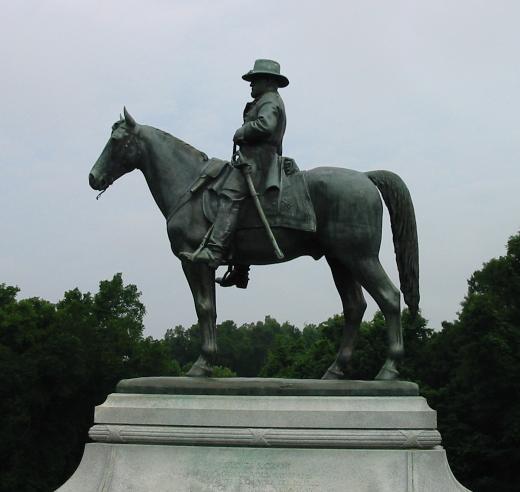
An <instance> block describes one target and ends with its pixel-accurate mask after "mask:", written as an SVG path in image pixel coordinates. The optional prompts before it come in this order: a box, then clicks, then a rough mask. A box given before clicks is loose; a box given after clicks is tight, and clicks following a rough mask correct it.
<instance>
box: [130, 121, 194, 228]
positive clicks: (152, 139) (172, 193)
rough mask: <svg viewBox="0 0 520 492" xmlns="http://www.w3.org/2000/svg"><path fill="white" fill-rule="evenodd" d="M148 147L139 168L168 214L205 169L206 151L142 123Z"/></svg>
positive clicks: (165, 213)
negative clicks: (202, 151)
mask: <svg viewBox="0 0 520 492" xmlns="http://www.w3.org/2000/svg"><path fill="white" fill-rule="evenodd" d="M141 136H142V139H143V141H144V143H145V147H146V151H145V158H144V159H143V161H142V163H141V165H140V166H139V169H141V171H142V172H143V174H144V177H145V178H146V182H147V183H148V187H149V188H150V191H151V193H152V195H153V197H154V199H155V202H156V203H157V206H158V207H159V209H160V210H161V212H162V214H163V215H164V217H165V218H167V217H168V216H169V215H170V213H171V212H172V211H173V210H174V208H175V207H176V205H177V204H178V203H179V201H180V199H181V198H182V196H183V195H184V194H185V192H186V191H187V190H188V187H189V186H190V185H191V184H192V183H193V182H194V181H195V179H196V178H197V176H198V175H199V174H200V171H201V169H202V166H203V163H204V158H203V154H202V153H201V152H199V151H198V150H196V149H194V148H193V147H191V146H189V145H187V144H185V143H184V142H183V141H182V140H179V139H178V138H175V137H173V136H172V135H169V134H167V133H164V132H162V131H161V130H157V129H156V128H152V127H147V126H142V127H141Z"/></svg>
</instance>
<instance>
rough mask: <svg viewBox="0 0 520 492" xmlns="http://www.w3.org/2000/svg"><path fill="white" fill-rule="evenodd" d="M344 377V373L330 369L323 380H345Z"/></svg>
mask: <svg viewBox="0 0 520 492" xmlns="http://www.w3.org/2000/svg"><path fill="white" fill-rule="evenodd" d="M344 377H345V374H344V373H343V371H340V370H338V369H332V368H330V367H329V368H328V369H327V371H326V372H325V374H324V375H323V376H322V377H321V379H343V378H344Z"/></svg>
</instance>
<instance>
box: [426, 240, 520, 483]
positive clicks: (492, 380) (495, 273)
mask: <svg viewBox="0 0 520 492" xmlns="http://www.w3.org/2000/svg"><path fill="white" fill-rule="evenodd" d="M422 357H423V361H424V364H423V367H422V368H421V370H420V371H417V373H418V375H419V379H420V380H421V381H422V382H423V388H424V393H425V394H426V396H428V399H429V401H430V403H431V404H432V406H433V407H434V408H436V410H437V411H438V420H439V429H440V431H441V434H442V435H443V439H444V445H445V446H446V449H447V451H448V456H449V459H450V463H451V465H452V468H453V470H454V471H455V473H456V476H457V477H458V478H459V479H460V480H461V482H462V483H464V484H465V485H466V486H468V487H469V488H470V489H472V490H479V491H483V492H488V491H489V492H502V491H503V492H505V491H509V490H511V486H512V484H513V483H515V482H516V478H517V476H516V473H517V465H518V463H520V450H519V444H520V425H519V422H520V235H516V236H514V237H512V238H511V239H510V240H509V242H508V246H507V254H506V255H505V256H502V257H500V258H495V259H492V260H491V261H489V262H488V263H486V264H485V265H484V266H483V268H482V269H481V270H479V271H477V272H475V273H474V274H473V275H472V276H471V278H470V280H469V281H468V293H467V295H466V298H465V299H464V302H463V303H462V309H461V311H460V313H459V315H458V319H457V320H456V321H454V322H453V323H444V324H443V330H442V331H440V332H438V333H434V334H432V336H431V343H430V344H429V345H428V347H427V350H425V351H423V352H422Z"/></svg>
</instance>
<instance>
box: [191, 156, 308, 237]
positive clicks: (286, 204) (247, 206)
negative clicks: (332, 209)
mask: <svg viewBox="0 0 520 492" xmlns="http://www.w3.org/2000/svg"><path fill="white" fill-rule="evenodd" d="M280 159H287V158H285V157H282V156H281V157H280ZM282 164H283V163H282ZM229 165H230V163H229V162H226V161H222V160H220V159H210V160H209V161H208V164H207V166H206V167H205V169H204V170H203V171H202V173H201V175H200V177H199V179H198V180H197V181H196V182H195V184H194V185H193V186H192V188H191V191H192V192H195V191H197V190H199V189H201V188H204V191H203V193H202V206H203V210H204V215H205V217H206V219H207V220H208V221H209V222H211V223H213V222H214V221H215V217H216V215H217V212H218V202H219V197H218V195H217V193H216V192H215V191H214V190H213V189H211V188H208V186H207V185H209V184H210V183H211V182H213V181H214V180H217V179H218V178H219V177H220V176H221V175H222V174H223V173H224V169H225V168H226V166H229ZM280 167H281V169H286V172H282V177H281V181H280V189H277V188H270V189H268V190H266V191H265V193H263V194H261V195H259V199H260V204H261V205H262V208H263V210H264V212H265V215H266V217H267V220H268V221H269V225H270V226H271V227H284V228H288V229H296V230H300V231H307V232H316V214H315V212H314V207H313V205H312V201H311V197H310V195H309V188H308V186H307V182H306V180H305V174H306V173H305V171H300V170H299V169H298V168H297V166H296V164H295V163H294V161H292V159H291V160H290V165H286V166H283V165H282V166H280ZM287 172H289V174H287ZM263 227H264V226H263V224H262V222H261V220H260V217H259V216H258V211H257V210H256V208H255V204H254V203H253V200H252V199H251V197H248V198H246V199H244V202H243V204H242V207H241V209H240V214H239V218H238V225H237V230H241V229H253V228H263Z"/></svg>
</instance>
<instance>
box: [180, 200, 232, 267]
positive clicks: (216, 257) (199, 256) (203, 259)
mask: <svg viewBox="0 0 520 492" xmlns="http://www.w3.org/2000/svg"><path fill="white" fill-rule="evenodd" d="M239 211H240V201H239V200H231V199H230V198H228V197H226V196H221V197H220V204H219V207H218V213H217V218H216V219H215V222H214V224H213V229H212V231H211V233H210V236H209V239H208V242H207V244H206V245H205V246H204V247H202V248H199V249H197V250H196V251H195V252H194V253H188V252H186V251H184V252H182V253H180V254H179V256H180V257H181V258H183V259H186V260H189V261H193V262H194V263H207V264H208V265H209V266H210V267H212V268H217V267H218V266H219V265H220V264H222V263H223V261H224V260H225V256H226V253H227V250H228V247H229V243H230V241H231V236H232V235H233V233H234V232H235V228H236V224H237V220H238V212H239Z"/></svg>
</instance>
